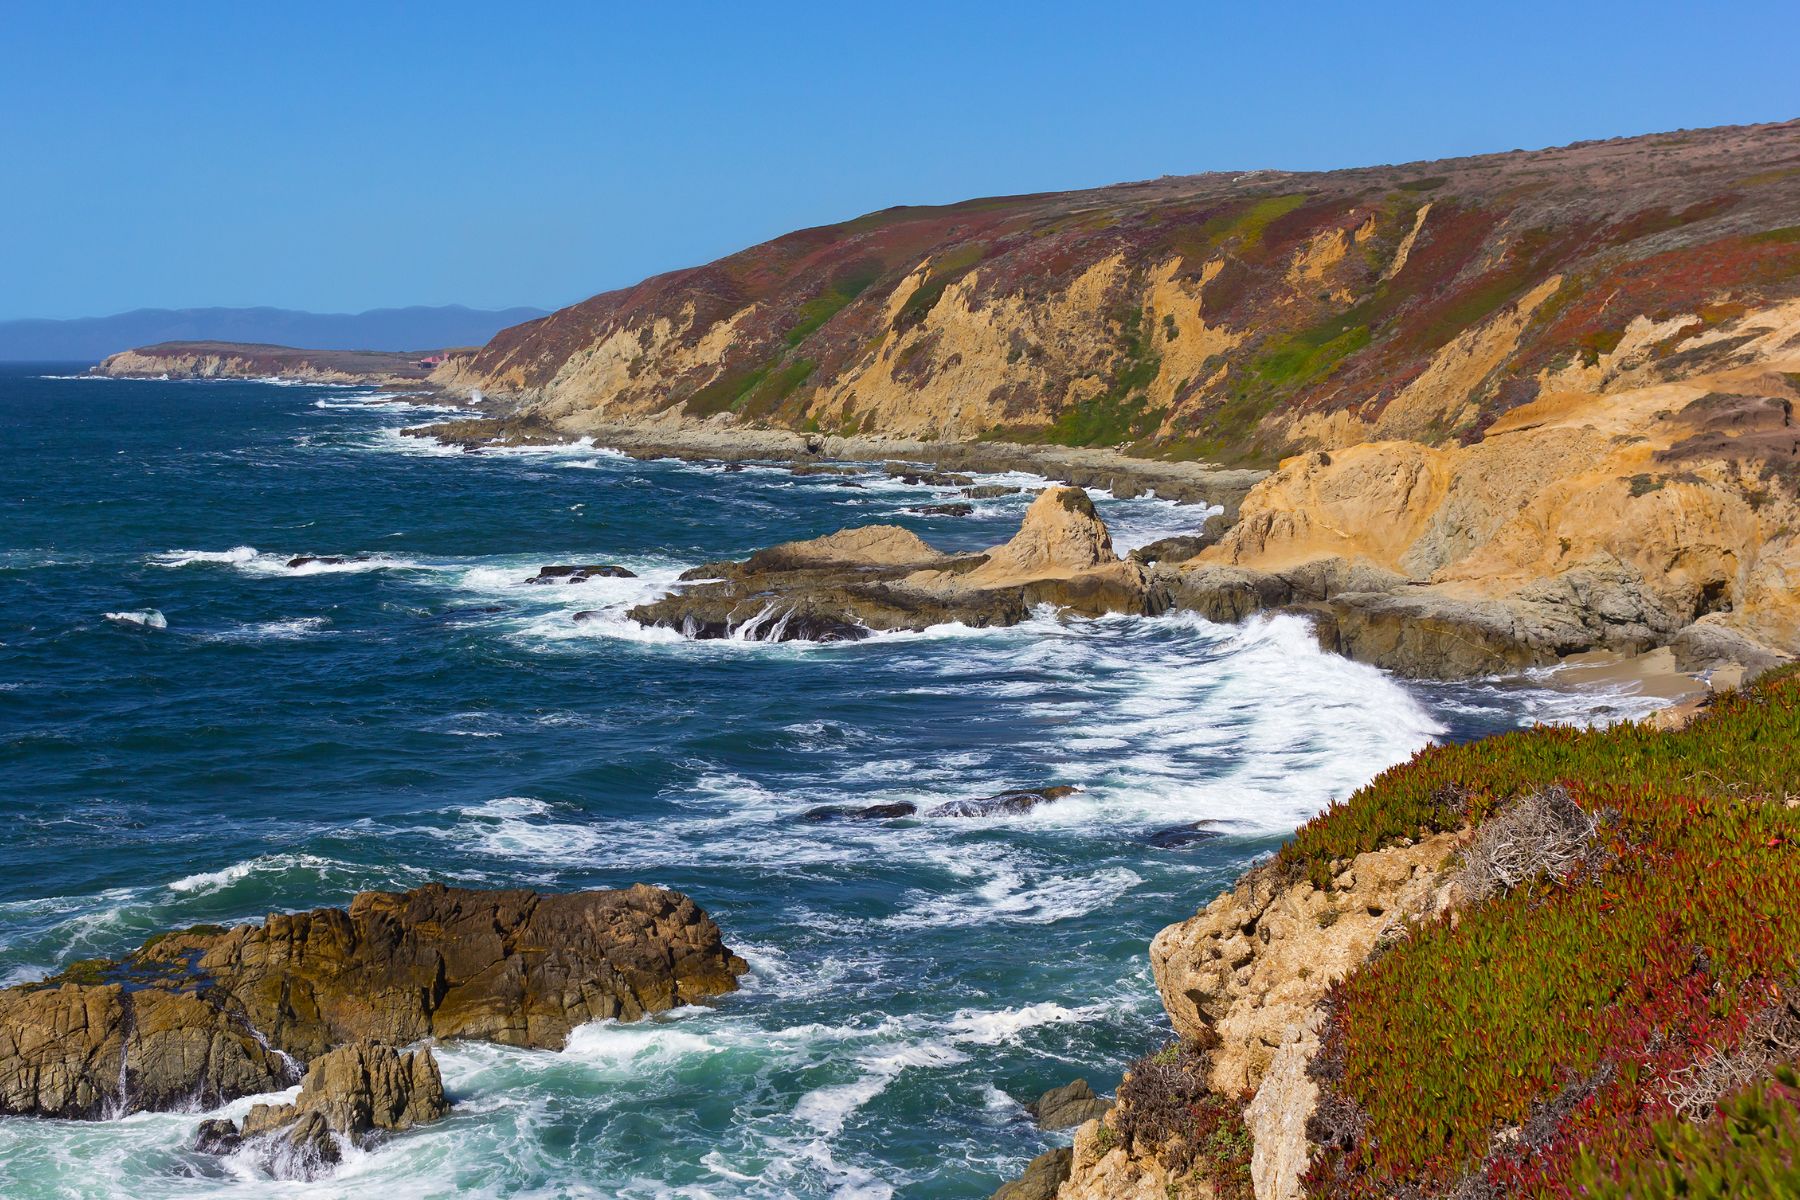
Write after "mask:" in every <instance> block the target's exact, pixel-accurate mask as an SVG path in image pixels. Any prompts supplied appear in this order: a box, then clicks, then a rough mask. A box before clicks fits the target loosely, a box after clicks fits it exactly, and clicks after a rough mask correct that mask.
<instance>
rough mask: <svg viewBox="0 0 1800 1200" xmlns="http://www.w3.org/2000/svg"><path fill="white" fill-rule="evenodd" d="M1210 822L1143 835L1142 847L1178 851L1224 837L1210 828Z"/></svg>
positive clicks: (1179, 826)
mask: <svg viewBox="0 0 1800 1200" xmlns="http://www.w3.org/2000/svg"><path fill="white" fill-rule="evenodd" d="M1212 824H1213V823H1212V822H1211V821H1189V822H1188V823H1187V824H1186V825H1171V826H1170V827H1169V828H1167V829H1158V830H1156V831H1154V832H1152V833H1147V834H1145V835H1144V845H1146V846H1152V847H1154V848H1156V849H1158V850H1179V849H1181V848H1182V847H1184V846H1192V845H1194V844H1195V843H1197V842H1210V841H1213V840H1214V839H1215V838H1222V837H1224V836H1225V835H1224V834H1223V833H1222V832H1220V831H1219V830H1217V829H1213V828H1211V826H1212Z"/></svg>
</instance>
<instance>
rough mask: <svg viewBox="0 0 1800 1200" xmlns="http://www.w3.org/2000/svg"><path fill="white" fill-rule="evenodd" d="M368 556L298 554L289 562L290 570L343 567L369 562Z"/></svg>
mask: <svg viewBox="0 0 1800 1200" xmlns="http://www.w3.org/2000/svg"><path fill="white" fill-rule="evenodd" d="M370 557H371V556H370V555H367V554H296V555H295V556H294V557H292V558H290V559H288V560H287V565H288V569H289V570H293V569H294V568H296V567H341V566H343V565H344V564H345V563H359V562H368V561H369V559H370Z"/></svg>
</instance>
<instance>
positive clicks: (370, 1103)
mask: <svg viewBox="0 0 1800 1200" xmlns="http://www.w3.org/2000/svg"><path fill="white" fill-rule="evenodd" d="M449 1111H450V1104H449V1101H448V1100H446V1099H445V1097H444V1082H443V1079H442V1077H441V1076H440V1075H439V1074H438V1066H437V1059H436V1058H435V1057H434V1056H433V1055H432V1053H431V1050H430V1048H428V1047H421V1048H420V1049H417V1050H409V1051H405V1052H400V1051H397V1050H395V1049H394V1048H393V1047H392V1046H388V1045H384V1044H382V1043H380V1042H371V1041H361V1042H354V1043H351V1044H350V1045H347V1046H340V1047H338V1048H337V1049H336V1050H332V1051H330V1052H328V1053H326V1054H323V1055H321V1056H319V1058H317V1059H316V1060H314V1062H313V1064H312V1066H311V1067H309V1068H308V1069H307V1072H306V1077H305V1079H304V1080H302V1082H301V1084H300V1095H299V1096H298V1097H297V1098H296V1099H295V1100H294V1102H293V1103H292V1104H258V1105H256V1106H255V1107H253V1108H252V1109H251V1110H250V1111H249V1113H248V1114H246V1115H245V1117H244V1121H243V1126H242V1128H241V1129H239V1128H237V1127H235V1126H232V1125H231V1123H230V1122H220V1121H206V1122H203V1123H202V1126H201V1129H200V1131H199V1139H198V1141H197V1142H196V1146H197V1147H199V1148H201V1149H203V1150H206V1151H208V1152H210V1153H219V1154H229V1153H232V1152H234V1151H236V1150H238V1149H239V1148H240V1147H241V1146H243V1145H244V1144H246V1143H249V1144H251V1145H252V1146H254V1147H255V1148H256V1150H257V1152H258V1154H257V1156H258V1158H259V1159H260V1160H261V1162H262V1165H263V1168H264V1169H265V1170H267V1171H268V1172H269V1173H270V1174H272V1175H274V1176H275V1177H277V1178H280V1179H314V1178H317V1177H318V1176H320V1175H323V1174H326V1173H328V1172H329V1171H330V1170H331V1168H332V1167H333V1166H335V1165H336V1164H337V1163H338V1162H339V1161H340V1160H341V1159H342V1156H343V1155H342V1151H341V1149H340V1148H339V1145H338V1138H339V1137H340V1136H341V1137H342V1138H344V1139H346V1140H348V1141H350V1142H353V1143H355V1144H358V1145H367V1144H369V1143H370V1142H371V1141H373V1140H374V1139H375V1138H376V1137H378V1136H380V1135H381V1134H383V1133H390V1132H399V1131H402V1130H407V1129H411V1128H412V1127H413V1126H414V1125H419V1124H423V1123H424V1122H427V1121H435V1120H437V1119H438V1118H439V1117H441V1116H443V1115H444V1114H445V1113H447V1112H449Z"/></svg>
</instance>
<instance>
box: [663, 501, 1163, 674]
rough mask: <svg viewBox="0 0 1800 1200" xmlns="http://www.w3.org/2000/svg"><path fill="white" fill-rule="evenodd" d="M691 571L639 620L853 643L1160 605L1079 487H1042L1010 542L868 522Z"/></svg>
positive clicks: (702, 631) (689, 630) (703, 634)
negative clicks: (953, 540) (965, 539)
mask: <svg viewBox="0 0 1800 1200" xmlns="http://www.w3.org/2000/svg"><path fill="white" fill-rule="evenodd" d="M683 578H684V579H685V580H687V581H688V583H687V586H685V587H683V588H681V589H679V590H678V591H676V592H674V593H672V594H670V595H667V596H664V597H662V598H661V599H658V600H654V601H652V602H650V603H648V604H643V605H639V606H638V607H636V608H634V609H632V610H631V614H630V615H631V618H632V619H633V620H635V621H638V622H640V623H642V624H645V625H658V626H665V627H668V628H673V629H679V630H681V631H682V632H683V633H684V634H686V635H687V636H689V637H693V638H724V637H739V638H747V639H749V638H754V639H757V640H762V641H784V640H793V639H805V640H809V641H853V640H856V639H859V638H864V637H867V636H869V634H871V633H873V632H876V631H880V630H892V629H923V628H926V627H928V626H931V625H940V624H945V623H947V622H952V621H956V622H961V623H963V624H965V625H975V626H989V625H1012V624H1016V623H1018V622H1019V621H1022V620H1024V619H1025V618H1026V617H1027V616H1029V615H1030V613H1031V610H1032V608H1033V607H1035V606H1036V605H1039V604H1050V605H1054V606H1055V607H1057V608H1059V609H1064V610H1067V611H1071V612H1075V613H1079V614H1082V615H1087V616H1097V615H1099V614H1101V613H1108V612H1129V613H1144V612H1149V611H1153V610H1154V609H1155V608H1156V607H1157V599H1156V595H1155V594H1154V593H1153V592H1152V591H1151V589H1150V587H1149V581H1148V577H1147V576H1146V575H1145V573H1144V569H1143V567H1142V566H1140V565H1139V564H1137V563H1133V562H1125V561H1121V560H1120V559H1119V557H1118V556H1117V555H1116V554H1114V553H1113V549H1112V540H1111V538H1110V536H1109V535H1108V533H1107V530H1106V525H1105V523H1104V522H1102V521H1101V520H1100V517H1099V514H1098V513H1096V512H1095V511H1094V506H1093V502H1092V501H1090V500H1089V499H1088V497H1087V493H1086V492H1084V491H1082V490H1081V489H1080V488H1051V489H1049V490H1047V491H1045V492H1044V493H1043V495H1041V496H1039V497H1038V498H1037V500H1035V501H1033V503H1032V505H1031V507H1030V509H1029V510H1027V512H1026V514H1025V519H1024V521H1023V522H1022V523H1021V525H1020V527H1019V532H1018V533H1017V534H1016V535H1014V537H1013V538H1012V540H1010V541H1008V542H1007V543H1005V544H1004V545H1001V546H996V547H995V548H993V549H992V550H989V551H988V552H987V553H985V554H975V555H950V554H945V553H943V552H941V551H939V550H936V549H934V548H933V547H932V546H930V545H928V544H927V543H926V542H924V541H923V540H921V539H920V538H919V537H918V536H917V535H916V534H914V533H912V532H910V531H908V530H906V529H902V528H900V527H898V526H893V525H870V526H864V527H862V528H858V529H846V530H843V531H841V532H838V533H834V534H831V535H829V536H827V537H822V538H814V539H812V540H811V541H805V542H789V543H786V544H784V545H780V546H773V547H770V548H769V549H766V550H760V551H758V552H757V553H755V554H753V555H751V556H750V557H749V558H748V559H745V560H744V561H742V562H737V563H714V564H710V565H708V566H704V567H698V568H695V569H694V570H693V571H690V572H688V573H687V575H686V576H684V577H683Z"/></svg>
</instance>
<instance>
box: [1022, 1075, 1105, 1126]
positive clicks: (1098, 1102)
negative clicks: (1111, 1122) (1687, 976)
mask: <svg viewBox="0 0 1800 1200" xmlns="http://www.w3.org/2000/svg"><path fill="white" fill-rule="evenodd" d="M1110 1108H1112V1101H1110V1100H1102V1099H1101V1098H1100V1097H1099V1096H1096V1095H1095V1094H1094V1089H1093V1088H1092V1087H1091V1086H1089V1084H1088V1081H1087V1080H1085V1079H1077V1080H1074V1081H1072V1082H1070V1083H1065V1084H1063V1085H1062V1086H1061V1087H1058V1088H1051V1089H1050V1090H1049V1091H1047V1092H1045V1093H1044V1094H1043V1095H1042V1096H1039V1097H1038V1098H1037V1099H1036V1100H1033V1101H1032V1102H1031V1103H1030V1104H1027V1105H1026V1106H1025V1111H1026V1112H1028V1113H1030V1114H1031V1115H1032V1118H1033V1119H1034V1120H1036V1121H1037V1123H1038V1128H1040V1129H1073V1128H1075V1126H1077V1125H1080V1124H1082V1123H1083V1122H1085V1121H1092V1120H1096V1119H1098V1118H1100V1117H1103V1116H1105V1115H1106V1113H1107V1110H1109V1109H1110Z"/></svg>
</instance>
